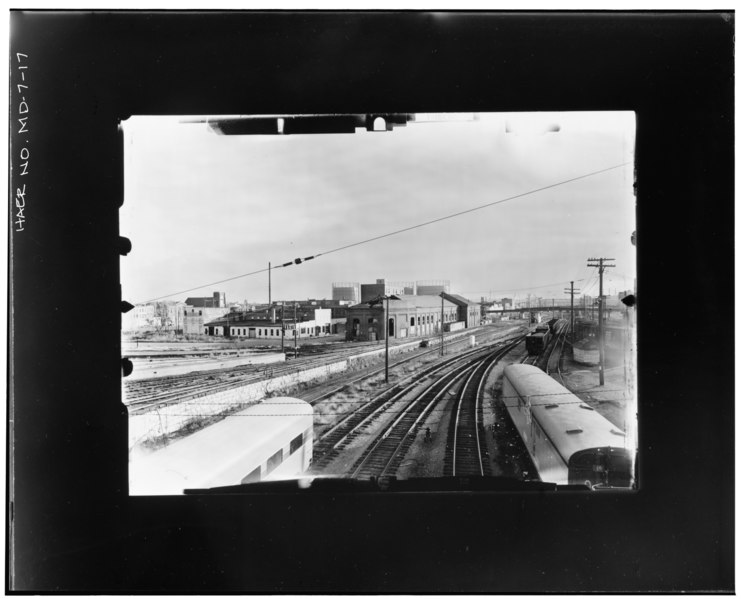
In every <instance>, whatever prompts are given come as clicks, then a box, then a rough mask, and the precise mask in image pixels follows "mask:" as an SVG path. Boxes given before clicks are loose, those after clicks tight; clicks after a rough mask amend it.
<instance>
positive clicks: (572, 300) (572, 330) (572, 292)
mask: <svg viewBox="0 0 741 599" xmlns="http://www.w3.org/2000/svg"><path fill="white" fill-rule="evenodd" d="M564 291H565V292H566V293H568V294H570V295H571V338H572V339H573V338H574V294H575V293H579V290H578V289H574V281H571V290H568V289H564Z"/></svg>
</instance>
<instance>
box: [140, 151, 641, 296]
mask: <svg viewBox="0 0 741 599" xmlns="http://www.w3.org/2000/svg"><path fill="white" fill-rule="evenodd" d="M631 165H632V162H623V163H621V164H616V165H613V166H610V167H607V168H603V169H600V170H597V171H592V172H589V173H586V174H584V175H579V176H577V177H572V178H570V179H564V180H563V181H558V182H557V183H551V184H550V185H545V186H543V187H538V188H537V189H531V190H529V191H525V192H523V193H518V194H516V195H512V196H509V197H506V198H503V199H501V200H495V201H493V202H487V203H486V204H481V205H479V206H474V207H473V208H468V209H466V210H461V211H459V212H454V213H452V214H448V215H446V216H441V217H439V218H435V219H432V220H428V221H425V222H422V223H418V224H416V225H411V226H409V227H404V228H402V229H397V230H395V231H390V232H389V233H384V234H382V235H376V236H375V237H369V238H368V239H363V240H361V241H356V242H354V243H350V244H347V245H343V246H340V247H337V248H333V249H330V250H325V251H323V252H319V253H317V254H314V255H313V256H307V257H306V258H296V259H294V260H292V261H290V262H284V263H282V264H276V266H274V267H272V269H273V270H275V269H278V268H287V267H289V266H293V265H298V264H301V263H302V262H304V261H307V260H313V259H315V258H318V257H320V256H327V255H329V254H333V253H336V252H341V251H343V250H347V249H350V248H353V247H357V246H359V245H364V244H366V243H371V242H374V241H378V240H380V239H385V238H387V237H392V236H394V235H400V234H401V233H406V232H408V231H413V230H415V229H419V228H421V227H427V226H429V225H432V224H435V223H439V222H442V221H445V220H449V219H451V218H457V217H459V216H463V215H464V214H470V213H471V212H476V211H478V210H483V209H485V208H490V207H492V206H497V205H500V204H504V203H506V202H511V201H513V200H517V199H520V198H524V197H527V196H530V195H533V194H536V193H540V192H542V191H545V190H548V189H553V188H554V187H560V186H562V185H566V184H568V183H573V182H574V181H579V180H582V179H587V178H589V177H594V176H596V175H600V174H602V173H606V172H609V171H613V170H616V169H619V168H623V167H625V166H631ZM268 270H270V269H269V268H260V269H258V270H253V271H251V272H246V273H242V274H239V275H235V276H233V277H229V278H226V279H221V280H219V281H211V282H209V283H205V284H203V285H198V286H197V287H191V288H189V289H184V290H181V291H176V292H173V293H168V294H167V295H161V296H159V297H155V298H152V299H150V300H147V301H146V302H141V303H150V302H155V301H159V300H163V299H167V298H170V297H173V296H175V295H182V294H185V293H190V292H191V291H197V290H199V289H204V288H206V287H212V286H214V285H220V284H222V283H227V282H229V281H234V280H237V279H243V278H245V277H250V276H254V275H257V274H261V273H265V272H267V271H268ZM580 280H581V279H580ZM562 283H563V281H562V282H560V283H553V284H552V285H560V284H562ZM552 285H540V286H537V287H528V288H523V289H520V290H525V289H537V288H540V287H550V286H552ZM510 291H511V290H510Z"/></svg>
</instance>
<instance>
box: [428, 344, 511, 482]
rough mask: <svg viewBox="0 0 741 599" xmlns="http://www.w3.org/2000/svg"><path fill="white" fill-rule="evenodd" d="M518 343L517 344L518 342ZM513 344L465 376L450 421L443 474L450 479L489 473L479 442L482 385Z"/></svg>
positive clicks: (484, 360) (481, 418)
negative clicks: (453, 415) (450, 476)
mask: <svg viewBox="0 0 741 599" xmlns="http://www.w3.org/2000/svg"><path fill="white" fill-rule="evenodd" d="M518 342H519V341H518ZM515 345H516V343H509V344H507V345H505V346H504V347H501V348H498V349H497V350H496V351H494V352H492V353H491V354H490V355H488V356H485V357H483V358H482V359H481V361H480V362H479V363H478V364H477V365H476V366H475V368H474V369H473V370H472V371H471V372H470V373H469V375H468V377H467V379H466V382H465V384H464V385H463V386H462V387H461V389H460V390H459V392H458V394H457V396H456V400H455V401H456V403H455V406H454V413H455V418H454V419H451V423H450V428H449V433H448V447H447V452H446V458H445V467H444V470H443V472H444V474H445V475H452V476H485V475H488V474H491V468H490V465H489V460H488V459H485V458H486V457H487V450H486V444H485V443H484V439H483V434H482V433H483V432H484V431H483V426H482V422H483V411H482V410H483V407H482V404H481V399H482V397H483V395H484V393H483V391H484V384H485V382H486V380H487V377H488V375H489V372H490V371H491V369H492V368H493V367H494V366H495V365H496V363H497V362H498V361H499V360H500V359H501V358H502V357H503V356H504V355H505V354H507V353H508V352H509V351H511V350H512V349H513V348H514V346H515Z"/></svg>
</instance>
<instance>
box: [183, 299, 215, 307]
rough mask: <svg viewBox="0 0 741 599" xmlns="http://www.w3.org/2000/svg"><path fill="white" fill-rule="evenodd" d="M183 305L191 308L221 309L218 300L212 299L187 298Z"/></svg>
mask: <svg viewBox="0 0 741 599" xmlns="http://www.w3.org/2000/svg"><path fill="white" fill-rule="evenodd" d="M185 303H186V304H187V305H189V306H191V307H193V308H221V307H222V306H219V299H218V298H213V297H189V298H187V299H186V300H185Z"/></svg>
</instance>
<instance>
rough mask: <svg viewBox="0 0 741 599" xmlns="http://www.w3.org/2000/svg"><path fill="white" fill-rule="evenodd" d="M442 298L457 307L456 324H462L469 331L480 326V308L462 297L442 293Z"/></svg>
mask: <svg viewBox="0 0 741 599" xmlns="http://www.w3.org/2000/svg"><path fill="white" fill-rule="evenodd" d="M441 295H442V297H443V298H445V299H446V300H448V301H449V302H452V303H454V304H455V305H456V306H458V322H463V323H464V325H465V328H467V329H470V328H473V327H477V326H479V325H480V324H481V308H480V306H479V304H477V303H475V302H472V301H470V300H467V299H466V298H465V297H463V296H462V295H455V294H451V293H446V292H443V293H442V294H441Z"/></svg>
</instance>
